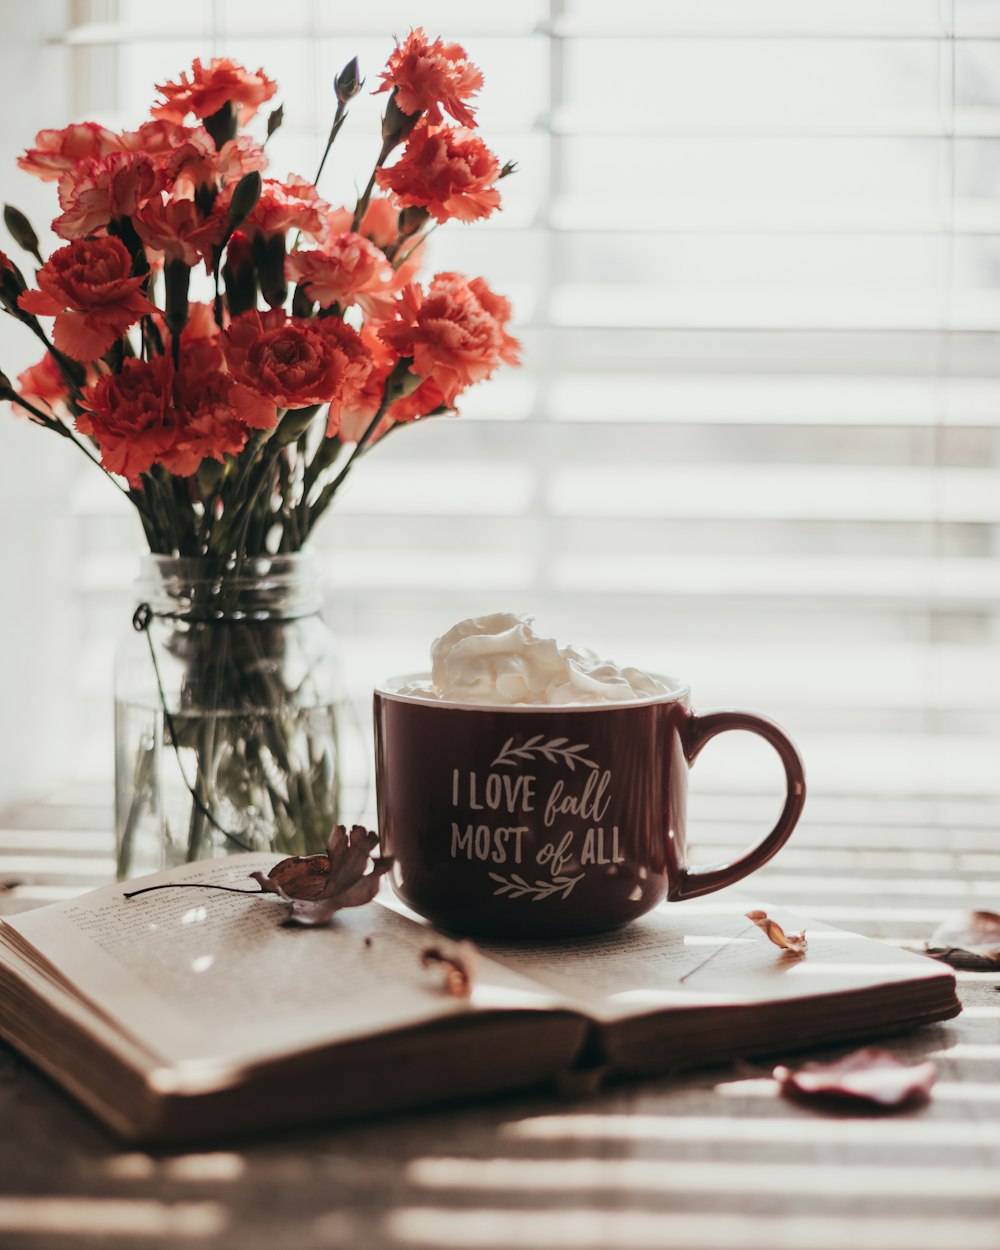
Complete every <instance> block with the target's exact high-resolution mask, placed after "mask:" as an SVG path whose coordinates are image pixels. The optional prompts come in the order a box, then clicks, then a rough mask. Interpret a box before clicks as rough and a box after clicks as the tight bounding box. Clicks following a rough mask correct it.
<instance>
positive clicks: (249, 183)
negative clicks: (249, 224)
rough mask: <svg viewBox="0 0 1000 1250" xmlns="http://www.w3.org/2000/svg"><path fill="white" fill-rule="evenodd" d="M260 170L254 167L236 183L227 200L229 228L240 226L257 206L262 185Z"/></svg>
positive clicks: (233, 228)
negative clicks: (229, 198) (231, 194)
mask: <svg viewBox="0 0 1000 1250" xmlns="http://www.w3.org/2000/svg"><path fill="white" fill-rule="evenodd" d="M263 185H264V184H263V181H262V180H261V176H260V171H259V170H257V169H255V170H253V171H252V172H251V173H249V174H244V175H243V177H242V178H241V179H240V180H239V182H238V183H237V184H236V190H235V191H234V192H233V198H232V199H231V200H230V201H229V228H230V230H235V229H236V228H237V227H238V226H241V225H242V224H243V223H244V222H245V221H246V219H247V218H248V217H249V216H250V214H251V213H252V212H253V210H254V209H255V208H256V207H257V201H258V200H259V199H260V192H261V187H262V186H263Z"/></svg>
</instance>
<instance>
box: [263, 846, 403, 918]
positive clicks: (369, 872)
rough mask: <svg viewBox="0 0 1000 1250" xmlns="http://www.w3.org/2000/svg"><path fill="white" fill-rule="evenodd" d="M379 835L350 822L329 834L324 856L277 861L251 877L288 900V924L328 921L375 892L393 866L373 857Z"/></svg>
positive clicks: (358, 904) (389, 862) (265, 889)
mask: <svg viewBox="0 0 1000 1250" xmlns="http://www.w3.org/2000/svg"><path fill="white" fill-rule="evenodd" d="M377 846H378V834H376V833H372V832H371V831H370V830H368V829H364V828H362V826H361V825H354V827H353V828H352V829H351V832H350V834H348V832H347V829H346V828H345V826H344V825H337V826H336V828H335V829H333V830H332V832H331V833H330V840H329V842H328V843H327V848H326V854H325V855H305V856H303V855H293V856H291V857H290V858H289V859H283V860H281V862H280V863H277V864H275V866H274V867H273V868H272V869H271V871H270V872H269V873H267V875H266V876H265V874H264V873H262V872H252V873H251V874H250V876H251V877H252V878H253V879H254V880H255V881H256V882H258V884H259V885H260V888H261V889H262V890H263V891H264V892H265V893H268V894H277V895H278V897H279V898H281V899H283V900H285V901H286V902H289V903H291V904H292V910H291V914H290V916H289V917H288V920H287V921H286V923H287V924H298V925H305V926H310V927H311V926H314V925H323V924H327V923H329V921H330V920H331V919H332V918H333V916H334V914H335V913H336V912H338V911H341V910H342V909H343V908H345V907H361V906H363V905H364V904H365V903H370V902H371V900H372V899H373V898H374V897H375V895H376V894H377V893H378V889H379V885H380V884H381V881H382V877H383V875H384V874H385V873H386V872H387V871H388V870H389V868H390V867H391V866H392V861H391V860H389V859H386V858H384V857H383V858H381V859H375V858H373V852H374V851H375V849H376V847H377Z"/></svg>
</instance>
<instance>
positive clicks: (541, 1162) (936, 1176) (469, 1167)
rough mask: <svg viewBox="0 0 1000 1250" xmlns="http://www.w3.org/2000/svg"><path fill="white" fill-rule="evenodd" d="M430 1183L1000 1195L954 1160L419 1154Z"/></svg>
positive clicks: (413, 1165)
mask: <svg viewBox="0 0 1000 1250" xmlns="http://www.w3.org/2000/svg"><path fill="white" fill-rule="evenodd" d="M404 1175H405V1178H406V1180H407V1181H408V1182H409V1183H410V1184H412V1185H418V1186H420V1187H422V1188H425V1189H503V1190H508V1189H509V1190H514V1191H538V1190H555V1191H558V1192H567V1191H569V1190H574V1189H585V1190H590V1191H595V1190H604V1189H611V1190H620V1189H640V1190H652V1191H653V1192H662V1193H704V1194H720V1193H740V1194H781V1195H784V1194H788V1193H796V1194H799V1193H807V1194H817V1195H820V1194H821V1195H823V1196H826V1197H838V1198H839V1197H845V1198H846V1197H848V1196H851V1195H858V1196H860V1195H864V1196H865V1197H875V1198H878V1197H882V1196H885V1197H890V1198H917V1197H922V1198H928V1199H932V1200H933V1199H937V1200H941V1199H944V1200H948V1201H950V1200H951V1199H953V1198H996V1197H997V1196H998V1194H997V1178H996V1176H995V1175H993V1173H992V1172H990V1171H987V1170H983V1171H978V1172H974V1171H970V1170H969V1169H967V1168H955V1167H895V1166H891V1165H890V1166H888V1167H886V1166H882V1165H879V1166H878V1167H873V1166H871V1165H858V1164H836V1163H827V1162H824V1163H823V1164H822V1166H817V1165H816V1164H814V1163H782V1164H781V1166H780V1167H776V1166H775V1165H774V1164H773V1163H745V1162H743V1161H742V1160H741V1161H738V1162H731V1161H719V1162H688V1161H677V1160H673V1159H671V1160H669V1161H668V1160H663V1159H602V1158H589V1159H588V1158H582V1159H581V1158H576V1159H510V1158H506V1159H505V1158H501V1159H461V1158H446V1157H428V1158H423V1159H414V1160H413V1161H412V1162H410V1163H409V1164H408V1165H407V1167H406V1170H405V1173H404Z"/></svg>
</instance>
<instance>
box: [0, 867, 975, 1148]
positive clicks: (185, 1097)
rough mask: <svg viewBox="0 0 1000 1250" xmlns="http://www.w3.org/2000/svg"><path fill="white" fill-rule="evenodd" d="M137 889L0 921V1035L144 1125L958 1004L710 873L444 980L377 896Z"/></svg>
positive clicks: (409, 924) (98, 1105) (650, 1065)
mask: <svg viewBox="0 0 1000 1250" xmlns="http://www.w3.org/2000/svg"><path fill="white" fill-rule="evenodd" d="M274 860H275V857H274V856H273V855H270V856H269V855H241V856H236V857H233V858H230V859H227V860H223V861H214V862H206V863H196V864H189V865H185V866H184V867H182V868H178V869H175V870H173V871H171V872H167V873H162V874H160V875H159V876H157V877H150V878H147V879H146V880H144V881H143V882H142V884H143V885H147V884H156V883H158V882H160V881H172V882H182V881H202V882H204V881H210V882H214V883H217V884H220V885H229V886H250V887H251V888H252V886H251V883H250V882H249V881H248V880H247V874H248V873H249V872H250V871H252V870H253V869H255V868H260V869H263V870H267V869H268V868H270V867H271V865H272V864H273V863H274ZM135 888H136V883H135V882H130V883H129V884H128V885H127V886H125V885H112V886H107V887H105V888H103V889H99V890H95V891H94V892H92V893H90V894H87V895H84V896H82V897H80V898H76V899H73V900H71V901H68V902H62V903H56V904H53V905H52V906H49V907H45V908H41V909H39V910H38V911H33V912H27V913H24V914H21V915H17V916H14V917H11V918H10V919H8V920H6V921H4V922H3V924H2V925H0V1034H2V1035H3V1036H4V1037H5V1038H6V1039H7V1040H8V1041H10V1042H11V1043H12V1044H13V1045H14V1046H16V1047H17V1048H18V1049H20V1050H21V1051H23V1052H24V1054H26V1055H27V1056H28V1057H29V1058H30V1059H32V1060H33V1061H34V1062H35V1063H37V1064H38V1065H39V1066H40V1067H41V1068H42V1069H44V1070H45V1071H46V1072H47V1073H49V1074H50V1075H51V1076H52V1077H53V1078H54V1079H55V1080H56V1081H58V1082H59V1083H60V1084H61V1085H63V1086H64V1087H65V1088H66V1089H67V1090H69V1091H70V1092H71V1093H72V1094H73V1095H75V1096H76V1097H77V1098H78V1099H79V1100H80V1101H81V1102H83V1103H84V1104H85V1105H86V1106H87V1107H89V1108H90V1109H91V1111H93V1112H94V1113H95V1114H96V1115H98V1116H99V1117H100V1118H101V1119H102V1120H103V1121H104V1122H105V1123H106V1124H108V1125H109V1126H110V1127H111V1128H112V1129H113V1130H114V1131H115V1132H117V1133H118V1134H120V1135H121V1136H123V1137H126V1138H129V1139H132V1140H138V1141H166V1140H177V1139H187V1138H194V1137H198V1136H215V1135H221V1134H226V1133H231V1132H234V1131H241V1130H247V1129H254V1128H264V1127H270V1126H276V1125H283V1124H291V1123H299V1122H304V1121H308V1120H318V1119H329V1118H335V1117H344V1116H356V1115H364V1114H369V1113H372V1112H377V1111H385V1110H389V1109H395V1108H402V1107H410V1106H418V1105H422V1104H429V1103H433V1102H440V1101H445V1100H449V1099H459V1098H465V1097H468V1096H470V1095H474V1094H486V1093H494V1092H497V1091H501V1090H507V1089H515V1088H526V1087H530V1086H541V1085H544V1084H546V1083H550V1082H552V1081H553V1080H555V1079H557V1078H558V1077H559V1076H560V1074H564V1073H572V1072H573V1071H574V1070H577V1071H579V1070H580V1069H594V1068H599V1069H605V1070H607V1071H608V1072H611V1073H619V1074H623V1075H638V1074H641V1073H655V1072H665V1071H669V1070H672V1069H675V1068H678V1067H683V1066H692V1065H696V1064H705V1063H712V1062H717V1061H723V1060H728V1059H732V1058H736V1057H738V1056H740V1057H741V1056H752V1055H760V1054H766V1053H769V1052H770V1053H774V1052H776V1051H781V1052H783V1053H788V1052H790V1051H794V1050H798V1049H801V1048H802V1047H804V1046H808V1045H813V1044H817V1043H825V1042H834V1041H844V1040H850V1039H855V1038H865V1037H870V1036H872V1035H873V1034H877V1033H879V1032H886V1031H889V1030H893V1029H899V1028H902V1027H906V1026H909V1025H913V1024H920V1023H924V1022H927V1021H932V1020H943V1019H946V1018H947V1017H949V1016H952V1015H955V1014H956V1013H957V1012H958V1011H959V1004H958V1001H957V999H956V996H955V979H954V976H953V974H952V973H951V972H950V970H948V969H947V968H942V967H941V966H940V965H938V964H935V963H934V962H932V961H931V960H929V959H926V958H923V957H921V956H918V955H911V954H908V953H906V952H903V951H899V950H896V949H894V948H892V947H889V946H885V945H883V944H881V943H879V942H873V941H871V940H869V939H867V938H863V937H859V936H857V935H855V934H851V933H844V932H841V931H839V930H836V929H831V928H828V927H826V926H823V925H809V926H808V939H809V950H808V953H807V954H806V955H805V956H804V957H802V958H791V957H789V956H788V955H786V954H784V953H783V952H782V951H781V950H779V949H778V948H777V947H776V946H773V945H771V944H770V943H769V942H768V941H767V940H766V939H765V938H764V936H763V935H762V934H761V933H760V932H759V931H758V930H757V929H756V928H755V926H754V925H753V924H752V923H751V922H750V921H748V920H747V919H746V918H745V917H744V915H743V912H744V911H745V910H746V908H745V906H743V905H742V904H741V903H739V902H733V900H732V898H729V899H728V900H727V899H726V898H725V897H724V896H716V899H714V900H711V901H709V902H707V903H706V902H702V901H700V900H699V901H696V902H692V903H681V904H670V905H666V906H662V907H660V908H659V909H658V910H656V911H655V912H653V913H651V914H650V915H649V916H647V917H645V918H644V919H643V920H641V921H638V922H636V923H634V924H632V925H630V926H629V927H628V928H626V929H624V930H620V931H618V932H615V933H612V934H606V935H603V936H600V937H592V938H587V939H585V940H579V941H575V942H560V943H555V942H539V943H535V944H532V945H530V946H528V945H523V944H522V945H519V946H518V947H516V948H509V947H508V948H504V947H501V946H493V945H491V946H489V947H487V948H484V958H483V959H482V961H481V964H480V967H479V970H478V975H477V978H476V982H475V986H474V988H473V991H472V994H471V997H470V998H468V999H456V998H453V997H450V996H449V995H447V994H446V993H445V992H443V990H442V988H441V983H440V979H439V978H438V977H436V976H435V975H433V971H428V970H427V969H425V968H423V967H422V966H421V959H420V955H421V952H422V951H423V950H424V949H425V948H426V947H427V946H429V945H433V944H435V942H436V941H437V935H436V934H435V933H434V932H433V930H430V929H428V928H427V927H426V926H425V925H423V924H421V923H420V922H419V921H417V920H414V919H412V918H410V917H409V916H408V915H404V914H402V912H401V911H400V910H399V909H398V908H397V907H394V906H392V905H391V903H390V901H389V900H388V899H386V900H385V903H383V902H379V901H376V902H375V903H372V904H369V905H367V906H365V907H360V908H357V909H354V910H350V911H342V912H340V913H338V915H337V916H336V918H335V921H334V923H333V924H332V925H331V926H330V927H329V928H326V929H310V930H306V929H291V928H283V927H281V921H282V919H283V918H284V916H285V914H286V911H287V907H286V905H285V904H283V903H282V902H280V901H279V900H277V899H276V898H274V897H273V896H269V895H259V896H251V895H246V896H243V895H240V894H227V893H221V892H218V891H213V890H199V889H180V890H177V889H168V890H159V891H155V892H152V893H147V894H143V895H141V896H140V897H138V898H134V899H131V900H128V899H125V898H124V897H123V893H124V891H125V890H126V889H135ZM387 895H388V890H383V896H387ZM772 914H774V913H772ZM776 918H777V919H778V920H779V921H780V922H781V923H783V924H785V923H787V924H788V925H790V926H791V927H801V926H800V925H799V926H796V922H795V920H794V918H789V917H787V916H785V915H783V914H782V913H781V912H780V911H779V912H778V913H777V914H776Z"/></svg>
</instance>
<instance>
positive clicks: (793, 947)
mask: <svg viewBox="0 0 1000 1250" xmlns="http://www.w3.org/2000/svg"><path fill="white" fill-rule="evenodd" d="M747 920H752V921H753V922H754V924H755V925H756V926H757V928H758V929H760V930H761V932H762V933H764V934H765V935H766V936H767V939H768V941H769V942H773V943H774V945H775V946H780V947H781V949H782V950H785V951H788V952H789V954H792V955H804V954H805V953H806V948H807V947H808V942H806V935H805V930H803V931H802V932H801V933H786V932H785V930H784V929H783V928H782V927H781V925H780V924H778V922H777V920H772V919H771V918H770V916H768V914H767V912H766V911H748V912H747Z"/></svg>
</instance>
